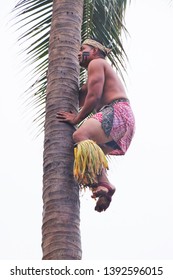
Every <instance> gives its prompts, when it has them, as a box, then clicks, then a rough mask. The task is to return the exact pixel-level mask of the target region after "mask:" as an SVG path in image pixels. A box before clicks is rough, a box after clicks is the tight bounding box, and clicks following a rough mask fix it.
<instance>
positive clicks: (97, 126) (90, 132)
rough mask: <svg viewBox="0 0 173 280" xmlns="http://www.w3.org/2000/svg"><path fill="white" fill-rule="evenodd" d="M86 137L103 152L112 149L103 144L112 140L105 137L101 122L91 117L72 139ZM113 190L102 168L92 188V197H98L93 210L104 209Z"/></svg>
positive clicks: (81, 139) (79, 140)
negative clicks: (95, 184)
mask: <svg viewBox="0 0 173 280" xmlns="http://www.w3.org/2000/svg"><path fill="white" fill-rule="evenodd" d="M88 139H89V140H93V141H95V142H96V144H98V145H99V146H100V147H101V149H102V150H103V152H104V153H105V154H108V153H109V152H111V151H112V150H113V149H112V148H111V147H108V146H106V145H105V143H107V142H110V141H112V137H111V136H109V137H107V136H106V135H105V133H104V131H103V129H102V127H101V123H100V122H99V121H97V120H95V119H92V118H90V119H88V120H87V121H85V122H84V123H83V124H82V125H81V127H79V128H78V129H77V130H76V131H75V132H74V134H73V140H74V142H75V143H79V142H81V141H84V140H88ZM114 192H115V187H114V186H113V185H112V184H111V183H110V182H109V180H108V177H107V175H106V170H105V169H103V170H102V173H101V175H100V176H98V184H97V187H95V188H93V195H92V197H93V198H96V197H99V199H98V201H97V204H96V208H95V210H97V211H98V212H101V211H103V210H106V209H107V208H108V206H109V204H110V201H111V196H112V195H113V193H114ZM105 195H106V198H105Z"/></svg>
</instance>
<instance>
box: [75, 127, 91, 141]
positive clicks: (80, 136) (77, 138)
mask: <svg viewBox="0 0 173 280" xmlns="http://www.w3.org/2000/svg"><path fill="white" fill-rule="evenodd" d="M86 139H88V137H87V136H86V135H85V134H84V133H83V132H81V131H80V130H76V131H75V132H74V133H73V141H74V143H78V142H80V141H83V140H86Z"/></svg>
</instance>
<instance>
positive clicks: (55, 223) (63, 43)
mask: <svg viewBox="0 0 173 280" xmlns="http://www.w3.org/2000/svg"><path fill="white" fill-rule="evenodd" d="M82 13H83V0H54V1H53V14H52V23H51V31H50V40H49V66H48V81H47V97H46V117H45V139H44V154H43V158H44V163H43V169H44V170H43V226H42V249H43V259H44V260H67V259H68V260H73V259H81V255H82V252H81V238H80V202H79V188H78V185H77V184H76V183H75V181H74V178H73V141H72V133H73V131H74V128H73V127H72V126H71V125H69V124H67V123H60V122H59V121H58V119H57V118H56V113H57V112H58V111H70V110H72V111H75V110H76V109H77V106H78V76H79V66H78V60H77V53H78V50H79V47H80V39H81V38H80V33H81V24H82Z"/></svg>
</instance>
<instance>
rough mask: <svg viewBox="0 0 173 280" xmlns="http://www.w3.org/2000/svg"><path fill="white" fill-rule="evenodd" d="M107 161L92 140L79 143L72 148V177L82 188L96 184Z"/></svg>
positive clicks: (106, 165) (106, 167)
mask: <svg viewBox="0 0 173 280" xmlns="http://www.w3.org/2000/svg"><path fill="white" fill-rule="evenodd" d="M103 168H105V169H108V161H107V158H106V156H105V154H104V153H103V151H102V149H101V148H100V147H99V146H98V145H97V144H96V143H95V142H94V141H92V140H84V141H81V142H79V143H78V144H77V145H76V146H75V148H74V169H73V171H74V177H75V179H76V180H77V182H78V183H79V184H80V185H82V186H85V187H86V186H90V185H92V184H95V183H98V176H99V175H101V173H102V169H103Z"/></svg>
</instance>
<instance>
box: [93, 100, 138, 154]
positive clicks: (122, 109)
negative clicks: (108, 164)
mask: <svg viewBox="0 0 173 280" xmlns="http://www.w3.org/2000/svg"><path fill="white" fill-rule="evenodd" d="M109 107H110V113H109ZM111 110H112V111H111ZM109 114H110V115H112V121H110V120H109ZM92 118H94V119H96V120H98V121H99V122H101V123H102V122H103V119H104V122H106V121H107V120H108V126H110V124H109V123H111V122H112V123H111V127H110V132H109V134H110V136H111V137H112V139H113V140H114V142H115V144H117V145H118V146H117V147H116V145H115V149H114V150H113V151H112V152H110V155H124V154H125V153H126V151H127V149H128V148H129V145H130V143H131V140H132V138H133V135H134V131H135V118H134V115H133V112H132V109H131V106H130V103H129V102H128V101H125V102H124V101H119V100H117V102H116V100H115V104H112V103H111V104H110V105H107V106H104V107H103V108H102V109H101V110H100V111H99V112H98V113H96V114H94V115H93V116H92ZM103 130H104V132H105V134H107V132H106V130H105V129H104V128H103Z"/></svg>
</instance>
